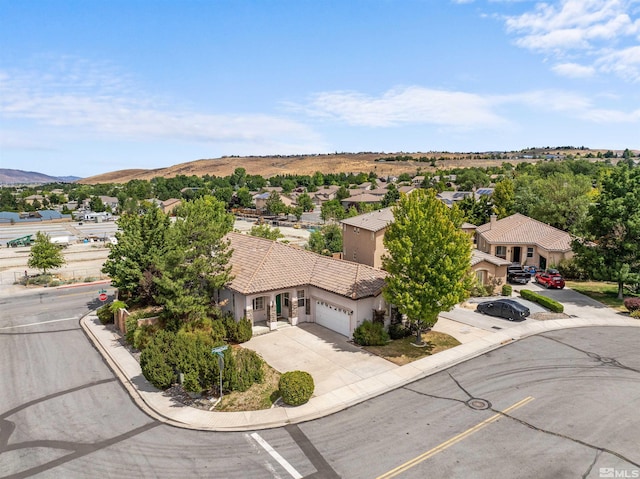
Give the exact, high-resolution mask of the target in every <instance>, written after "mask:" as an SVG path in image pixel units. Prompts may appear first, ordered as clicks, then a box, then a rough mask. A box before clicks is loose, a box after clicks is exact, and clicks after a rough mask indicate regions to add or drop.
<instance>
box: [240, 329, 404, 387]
mask: <svg viewBox="0 0 640 479" xmlns="http://www.w3.org/2000/svg"><path fill="white" fill-rule="evenodd" d="M242 346H244V347H246V348H249V349H252V350H254V351H255V352H257V353H258V354H260V356H262V357H263V358H264V360H265V361H267V363H269V365H270V366H272V367H273V368H274V369H276V370H277V371H279V372H281V373H284V372H287V371H294V370H300V371H306V372H308V373H309V374H311V376H312V377H313V380H314V382H315V394H316V395H321V394H325V393H327V392H330V391H332V390H334V389H337V388H340V387H343V386H348V385H351V384H353V383H355V382H357V381H359V380H361V379H366V378H369V377H371V376H376V375H378V374H380V373H383V372H386V371H389V370H392V369H395V368H398V367H399V366H396V365H395V364H393V363H391V362H389V361H387V360H386V359H382V358H380V357H378V356H374V355H373V354H369V353H367V352H365V351H363V350H362V349H360V348H358V347H356V346H354V345H353V344H351V343H349V342H348V341H347V338H346V337H345V336H342V335H341V334H338V333H334V332H333V331H331V330H329V329H327V328H323V327H322V326H318V325H317V324H314V323H301V324H299V325H298V326H294V327H288V328H283V329H278V330H277V331H273V332H270V333H267V334H262V335H260V336H255V337H253V338H251V340H250V341H248V342H246V343H244V344H243V345H242Z"/></svg>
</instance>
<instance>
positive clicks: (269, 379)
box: [215, 363, 280, 412]
mask: <svg viewBox="0 0 640 479" xmlns="http://www.w3.org/2000/svg"><path fill="white" fill-rule="evenodd" d="M264 368H265V372H264V381H263V382H262V384H254V385H253V386H251V387H250V388H249V389H247V390H246V391H244V392H240V391H233V392H231V393H229V394H227V395H225V396H223V397H222V401H220V403H219V404H218V405H217V406H216V409H215V410H216V411H227V412H234V411H257V410H259V409H269V408H270V407H271V405H272V404H273V403H274V402H275V401H276V400H277V399H278V398H279V397H280V395H279V393H278V381H280V373H279V372H278V371H276V370H275V369H273V368H272V367H271V366H269V365H268V364H266V363H265V364H264Z"/></svg>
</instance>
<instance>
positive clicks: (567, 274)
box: [557, 258, 589, 281]
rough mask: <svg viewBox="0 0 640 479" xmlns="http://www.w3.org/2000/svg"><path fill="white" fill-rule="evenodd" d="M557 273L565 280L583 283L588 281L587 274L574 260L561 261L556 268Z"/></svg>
mask: <svg viewBox="0 0 640 479" xmlns="http://www.w3.org/2000/svg"><path fill="white" fill-rule="evenodd" d="M557 268H558V271H559V272H560V274H561V275H562V276H563V277H564V278H565V279H576V280H579V281H584V280H587V279H589V274H588V273H587V272H586V271H585V270H584V269H583V268H582V267H580V265H579V264H578V262H577V261H576V260H575V258H571V259H563V260H562V261H560V263H559V264H558V266H557Z"/></svg>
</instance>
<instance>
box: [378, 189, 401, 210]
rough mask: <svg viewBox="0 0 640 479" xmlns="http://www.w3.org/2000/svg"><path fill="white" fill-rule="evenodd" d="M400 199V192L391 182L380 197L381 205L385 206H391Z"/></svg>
mask: <svg viewBox="0 0 640 479" xmlns="http://www.w3.org/2000/svg"><path fill="white" fill-rule="evenodd" d="M399 199H400V192H399V191H398V188H396V185H394V184H393V183H391V184H390V185H389V187H388V188H387V192H386V193H385V194H384V198H383V199H382V207H383V208H386V207H387V206H391V205H393V204H395V203H396V201H398V200H399Z"/></svg>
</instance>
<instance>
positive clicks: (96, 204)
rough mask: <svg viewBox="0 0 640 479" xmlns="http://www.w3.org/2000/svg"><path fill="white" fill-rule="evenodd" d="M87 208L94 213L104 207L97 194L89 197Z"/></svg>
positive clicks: (102, 209)
mask: <svg viewBox="0 0 640 479" xmlns="http://www.w3.org/2000/svg"><path fill="white" fill-rule="evenodd" d="M89 208H91V211H95V212H96V213H100V212H102V211H104V210H105V209H106V208H105V207H104V203H103V202H102V199H101V198H100V197H99V196H92V197H91V201H89Z"/></svg>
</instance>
